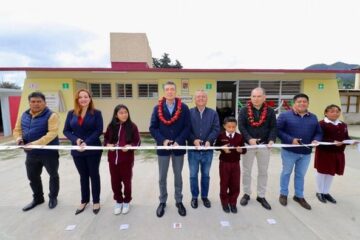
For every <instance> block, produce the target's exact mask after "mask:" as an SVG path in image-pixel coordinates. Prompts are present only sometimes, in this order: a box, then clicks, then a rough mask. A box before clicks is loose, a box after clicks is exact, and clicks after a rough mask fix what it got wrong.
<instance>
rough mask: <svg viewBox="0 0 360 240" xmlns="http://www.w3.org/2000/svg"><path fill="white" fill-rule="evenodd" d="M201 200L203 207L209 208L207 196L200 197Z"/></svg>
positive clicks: (209, 203)
mask: <svg viewBox="0 0 360 240" xmlns="http://www.w3.org/2000/svg"><path fill="white" fill-rule="evenodd" d="M201 200H202V201H203V204H204V206H205V207H207V208H211V202H210V200H209V199H208V198H201Z"/></svg>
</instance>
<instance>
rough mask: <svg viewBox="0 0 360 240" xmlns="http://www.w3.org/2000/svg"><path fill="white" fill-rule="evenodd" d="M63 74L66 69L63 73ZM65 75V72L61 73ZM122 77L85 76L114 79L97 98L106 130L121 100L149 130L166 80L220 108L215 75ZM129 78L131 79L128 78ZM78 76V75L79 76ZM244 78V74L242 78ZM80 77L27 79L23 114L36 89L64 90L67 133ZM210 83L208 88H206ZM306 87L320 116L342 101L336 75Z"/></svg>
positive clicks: (190, 99) (62, 118)
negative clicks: (124, 87)
mask: <svg viewBox="0 0 360 240" xmlns="http://www.w3.org/2000/svg"><path fill="white" fill-rule="evenodd" d="M61 74H63V73H61ZM60 76H61V75H60ZM119 76H121V77H116V76H113V77H112V78H109V79H106V78H101V79H96V80H95V78H96V77H94V76H92V78H91V79H90V78H86V77H85V78H81V79H79V80H80V81H82V82H86V83H88V84H89V83H110V84H111V89H112V97H111V98H94V99H93V100H94V103H95V107H96V108H98V109H100V110H101V111H102V114H103V118H104V130H105V129H106V126H107V124H108V123H109V122H110V120H111V118H112V114H113V109H114V107H115V106H116V105H117V104H120V103H122V104H125V105H126V106H128V108H129V110H130V115H131V118H132V120H133V121H134V122H135V123H136V124H137V125H138V127H139V130H140V131H141V132H148V131H149V123H150V118H151V113H152V110H153V107H154V106H155V105H156V104H157V102H158V98H159V97H162V96H163V88H162V87H163V84H164V83H165V82H166V81H169V80H171V81H174V82H175V84H176V85H177V95H178V96H183V97H184V96H185V97H186V99H187V100H188V101H186V100H185V101H184V102H185V103H186V104H187V105H188V106H189V108H192V107H194V94H195V91H196V90H200V89H204V90H205V91H207V93H208V104H207V105H208V107H210V108H213V109H215V108H216V91H217V87H216V84H217V81H216V79H215V78H213V79H212V78H201V77H200V76H196V77H194V78H179V77H174V78H171V77H169V78H156V77H154V78H150V77H149V78H138V79H136V76H135V77H134V76H125V77H124V75H119ZM127 78H129V79H127ZM76 79H77V78H76ZM239 79H240V78H239ZM186 81H188V89H182V83H184V82H186ZM63 83H68V84H69V88H68V89H63V85H62V84H63ZM116 83H125V84H132V88H133V97H132V98H117V97H116ZM141 83H143V84H158V92H159V94H158V95H159V96H158V97H154V98H139V97H138V89H137V88H138V84H141ZM75 84H76V80H75V78H74V79H72V78H58V77H53V78H50V77H48V78H45V77H44V78H36V77H34V78H31V79H30V78H28V79H26V80H25V84H24V89H23V93H22V98H21V103H20V110H19V111H20V114H19V116H21V113H22V112H23V111H25V110H26V109H27V108H28V101H27V96H28V95H29V94H30V93H31V92H33V91H42V92H49V91H61V93H62V95H63V97H64V100H65V106H66V111H65V112H61V113H59V115H60V128H59V135H60V137H63V134H62V130H63V127H64V122H65V119H66V114H67V111H69V110H71V109H73V99H74V93H75V91H76V89H75V88H76V87H75ZM319 84H323V86H324V88H323V89H319ZM206 87H208V89H206ZM302 91H303V92H304V93H306V94H307V95H309V97H310V111H311V112H313V113H315V114H316V115H317V116H318V118H319V119H322V118H323V111H324V108H325V107H326V106H327V105H329V104H332V103H333V104H337V105H340V96H339V93H338V88H337V81H336V79H335V78H334V79H330V78H326V79H325V78H322V79H315V78H308V79H304V80H303V81H302Z"/></svg>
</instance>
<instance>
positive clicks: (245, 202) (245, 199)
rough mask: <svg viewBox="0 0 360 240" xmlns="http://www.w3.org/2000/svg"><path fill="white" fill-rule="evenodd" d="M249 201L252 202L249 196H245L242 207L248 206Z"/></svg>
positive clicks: (242, 199) (241, 201) (241, 203)
mask: <svg viewBox="0 0 360 240" xmlns="http://www.w3.org/2000/svg"><path fill="white" fill-rule="evenodd" d="M249 200H250V196H249V195H247V194H244V196H243V197H242V198H241V200H240V205H241V206H246V205H247V204H248V202H249Z"/></svg>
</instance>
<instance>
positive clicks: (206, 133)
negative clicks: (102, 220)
mask: <svg viewBox="0 0 360 240" xmlns="http://www.w3.org/2000/svg"><path fill="white" fill-rule="evenodd" d="M163 90H164V97H163V98H161V99H160V100H159V103H158V104H157V105H156V106H155V107H154V109H153V113H152V116H151V120H150V127H149V131H150V133H151V135H152V137H153V138H154V139H155V141H156V144H157V145H158V146H173V147H171V148H169V149H158V150H157V156H158V169H159V190H160V195H159V202H160V203H159V206H158V207H157V210H156V215H157V216H158V217H162V216H163V215H164V214H165V208H166V202H167V198H168V191H167V173H168V169H169V165H170V160H171V164H172V168H173V173H174V197H175V202H176V204H175V205H176V207H177V209H178V213H179V215H181V216H186V208H185V206H184V204H183V194H182V188H183V182H182V169H183V164H184V155H185V154H186V151H187V150H184V149H176V146H186V145H188V146H194V148H192V150H188V151H187V156H188V163H189V164H188V165H189V171H190V174H189V175H190V189H191V201H190V205H191V207H192V208H194V209H196V208H198V205H199V202H198V198H201V201H202V203H203V205H204V206H205V207H206V208H210V207H211V201H210V199H209V198H208V194H209V184H210V168H211V164H212V159H213V150H211V149H206V147H211V146H221V147H222V148H221V149H220V155H219V159H220V164H219V174H220V200H221V205H222V209H223V210H224V211H225V212H226V213H230V212H232V213H237V207H236V205H237V201H238V197H239V194H240V176H242V184H243V192H244V194H243V196H242V198H241V200H240V205H242V206H246V205H247V204H248V202H249V201H250V199H251V194H252V192H251V179H252V166H253V163H254V161H255V159H256V160H257V167H258V175H257V195H256V200H257V201H258V202H259V203H260V204H261V205H262V206H263V207H264V208H265V209H268V210H270V209H271V206H270V204H269V203H268V202H267V200H266V198H265V195H266V188H267V181H268V166H269V160H270V155H271V147H272V145H273V144H274V143H275V141H276V139H277V137H279V138H280V140H281V142H282V143H283V144H292V145H299V146H296V147H283V148H282V149H281V158H282V172H281V176H280V194H279V202H280V204H281V205H283V206H286V205H287V203H288V201H287V198H288V195H289V191H288V185H289V181H290V177H291V174H292V172H293V171H294V175H295V176H294V185H295V193H294V197H293V199H294V201H296V202H298V203H299V204H300V205H301V206H302V207H304V208H306V209H309V210H310V209H311V206H310V205H309V204H308V202H307V201H306V200H305V198H304V179H305V174H306V171H307V169H308V166H309V163H310V158H311V152H312V148H311V147H309V146H307V144H314V145H318V142H319V141H325V142H334V143H335V145H327V146H323V145H319V146H317V147H316V150H315V168H316V169H317V176H316V182H317V184H316V186H317V193H316V196H317V198H318V199H319V201H321V202H323V203H325V202H327V201H329V202H332V203H336V200H335V199H334V198H333V197H332V196H331V195H330V194H329V192H330V186H331V183H332V180H333V176H334V175H335V174H338V175H342V174H343V173H344V167H345V157H344V149H345V145H344V144H343V142H342V141H343V140H346V139H349V135H348V131H347V126H346V124H345V123H343V122H341V121H340V120H339V117H340V113H341V109H340V108H339V107H338V106H336V105H329V106H328V107H327V108H326V109H325V118H324V119H323V120H321V121H320V123H319V122H318V119H317V117H316V116H315V115H314V114H312V113H310V112H309V111H308V106H309V98H308V96H307V95H305V94H303V93H300V94H297V95H295V96H294V98H293V108H292V110H290V111H286V112H282V113H281V114H280V115H279V116H278V118H277V119H276V115H275V112H274V110H273V109H272V108H271V107H269V106H268V105H267V103H266V93H265V90H264V89H262V88H255V89H253V90H252V91H251V95H250V100H249V101H248V102H247V105H246V106H245V107H243V108H242V109H241V110H240V113H239V119H238V120H239V121H237V120H236V119H235V118H234V117H227V118H225V119H224V121H223V123H222V127H221V126H220V122H219V117H218V114H217V113H216V111H215V110H213V109H211V108H208V107H207V100H208V96H207V93H206V91H204V90H198V91H196V92H195V95H194V101H195V107H193V108H191V109H189V108H188V106H187V105H186V104H185V103H183V102H182V101H181V99H180V98H178V97H176V96H177V94H176V85H175V83H174V82H171V81H168V82H166V83H165V84H164V86H163ZM28 100H29V106H30V108H29V109H28V110H26V111H25V112H24V113H23V114H22V116H21V117H20V118H19V119H18V121H17V123H16V126H15V129H14V137H15V139H16V142H17V144H19V145H20V144H24V145H29V144H30V145H59V139H58V127H59V117H58V115H57V114H56V113H54V112H52V111H51V110H50V109H48V108H47V107H46V101H45V96H44V95H43V94H42V93H41V92H33V93H31V94H30V95H29V97H28ZM237 129H238V130H239V132H238V131H237ZM63 133H64V135H65V136H66V137H67V138H68V139H69V140H70V141H71V143H72V145H76V146H79V149H78V150H72V151H71V154H72V157H73V159H74V163H75V166H76V168H77V170H78V172H79V175H80V185H81V202H80V205H79V207H78V208H77V209H76V211H75V214H80V213H81V212H83V211H84V210H85V208H86V206H87V205H88V204H89V202H90V195H92V202H93V212H94V214H97V213H98V212H99V211H100V174H99V165H100V159H101V155H102V150H86V149H83V148H84V147H86V146H102V143H101V141H100V136H101V135H102V133H103V119H102V115H101V112H100V111H99V110H97V109H95V107H94V103H93V101H92V98H91V94H90V92H89V91H88V90H86V89H80V90H79V91H77V93H76V95H75V102H74V109H73V110H71V111H69V112H68V115H67V118H66V121H65V126H64V129H63ZM103 144H104V146H108V147H115V146H120V147H125V148H123V149H118V150H109V151H108V153H107V154H108V162H109V170H110V176H111V186H112V190H113V194H114V200H115V205H114V214H115V215H117V214H121V213H122V214H127V213H128V212H129V210H130V201H131V200H132V187H131V181H132V175H133V172H132V169H133V166H134V150H128V149H126V147H128V146H139V145H140V135H139V131H138V128H137V126H136V124H135V123H133V122H132V121H131V118H130V112H129V109H128V108H127V107H126V106H125V105H123V104H119V105H117V106H116V107H115V109H114V112H113V115H112V119H111V121H110V123H109V124H108V126H107V128H106V132H105V134H104V143H103ZM259 144H261V145H266V146H267V147H256V145H259ZM301 145H304V146H301ZM244 146H248V147H246V148H244ZM25 152H26V170H27V176H28V179H29V181H30V186H31V189H32V191H33V200H32V202H31V203H29V204H28V205H26V206H25V207H24V208H23V211H28V210H30V209H32V208H34V207H36V206H37V205H39V204H42V203H43V202H44V193H43V189H42V183H41V172H42V168H43V167H45V169H46V170H47V172H48V173H49V175H50V183H49V188H50V193H49V203H48V206H49V208H50V209H52V208H55V207H56V205H57V196H58V192H59V174H58V168H59V154H58V150H38V149H31V148H26V147H25ZM241 154H243V159H242V161H241V162H242V167H240V155H241ZM241 169H242V170H241ZM199 171H200V175H201V176H200V184H199V176H198V175H199ZM90 189H91V194H90Z"/></svg>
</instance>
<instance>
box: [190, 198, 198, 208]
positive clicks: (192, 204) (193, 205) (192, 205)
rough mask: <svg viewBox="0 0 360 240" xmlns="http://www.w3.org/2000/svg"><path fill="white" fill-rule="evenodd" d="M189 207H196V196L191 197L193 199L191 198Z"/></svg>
mask: <svg viewBox="0 0 360 240" xmlns="http://www.w3.org/2000/svg"><path fill="white" fill-rule="evenodd" d="M191 207H192V208H194V209H195V208H198V200H197V198H193V199H191Z"/></svg>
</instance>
